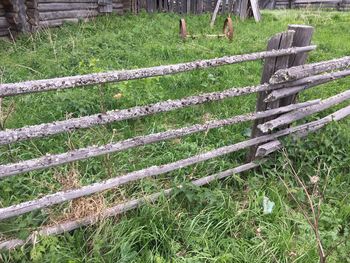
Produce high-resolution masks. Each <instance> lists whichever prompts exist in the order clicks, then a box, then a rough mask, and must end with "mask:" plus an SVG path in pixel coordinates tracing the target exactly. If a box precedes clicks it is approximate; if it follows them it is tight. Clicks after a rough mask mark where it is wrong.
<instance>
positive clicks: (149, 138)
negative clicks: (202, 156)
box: [0, 100, 320, 178]
mask: <svg viewBox="0 0 350 263" xmlns="http://www.w3.org/2000/svg"><path fill="white" fill-rule="evenodd" d="M319 102H320V100H312V101H308V102H302V103H298V104H292V105H288V106H285V107H280V108H277V109H271V110H267V111H264V112H256V113H249V114H245V115H239V116H235V117H232V118H229V119H223V120H215V121H208V122H206V123H205V124H196V125H193V126H190V127H184V128H180V129H176V130H169V131H165V132H160V133H155V134H150V135H145V136H138V137H134V138H131V139H127V140H124V141H120V142H117V143H109V144H107V145H104V146H90V147H87V148H82V149H78V150H74V151H70V152H67V153H63V154H56V155H49V156H44V157H41V158H37V159H33V160H28V161H22V162H19V163H14V164H9V165H0V178H4V177H7V176H11V175H16V174H19V173H24V172H29V171H34V170H38V169H44V168H50V167H54V166H58V165H62V164H65V163H69V162H74V161H79V160H84V159H87V158H91V157H96V156H100V155H105V154H108V153H114V152H118V151H124V150H127V149H130V148H133V147H137V146H141V145H146V144H150V143H155V142H159V141H163V140H169V139H174V138H179V137H183V136H186V135H190V134H193V133H196V132H202V131H207V130H209V129H214V128H220V127H224V126H227V125H232V124H236V123H239V122H244V121H250V120H255V119H258V118H264V117H268V116H273V115H277V114H281V113H285V112H289V111H292V110H296V109H300V108H302V107H306V106H310V105H314V104H317V103H319Z"/></svg>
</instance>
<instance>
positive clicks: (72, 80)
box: [0, 46, 316, 97]
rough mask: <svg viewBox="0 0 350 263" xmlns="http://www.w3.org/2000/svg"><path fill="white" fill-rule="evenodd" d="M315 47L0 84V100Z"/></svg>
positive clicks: (235, 62)
mask: <svg viewBox="0 0 350 263" xmlns="http://www.w3.org/2000/svg"><path fill="white" fill-rule="evenodd" d="M315 48H316V46H308V47H299V48H288V49H283V50H271V51H263V52H256V53H251V54H244V55H235V56H227V57H221V58H214V59H207V60H198V61H193V62H187V63H179V64H173V65H166V66H156V67H150V68H141V69H133V70H119V71H110V72H104V73H93V74H87V75H80V76H71V77H61V78H53V79H45V80H33V81H25V82H19V83H3V84H0V97H6V96H14V95H19V94H26V93H33V92H43V91H49V90H61V89H67V88H75V87H82V86H87V85H94V84H103V83H109V82H119V81H124V80H133V79H142V78H148V77H155V76H165V75H171V74H176V73H181V72H186V71H191V70H196V69H205V68H210V67H218V66H223V65H230V64H237V63H241V62H247V61H254V60H258V59H264V58H271V57H278V56H285V55H290V54H296V53H299V52H305V51H312V50H314V49H315Z"/></svg>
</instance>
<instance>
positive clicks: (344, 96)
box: [258, 90, 350, 133]
mask: <svg viewBox="0 0 350 263" xmlns="http://www.w3.org/2000/svg"><path fill="white" fill-rule="evenodd" d="M349 99H350V90H347V91H344V92H342V93H339V94H337V95H335V96H332V97H329V98H328V99H324V100H322V101H321V102H320V103H318V104H317V105H311V106H307V107H305V108H302V109H297V110H295V111H292V112H289V113H286V114H283V115H281V116H280V117H278V118H276V119H273V120H270V121H268V122H265V123H263V124H261V125H258V128H259V129H260V130H261V131H262V132H263V133H266V132H268V131H272V130H273V129H275V128H278V127H281V126H284V125H286V124H290V123H292V122H294V121H297V120H300V119H302V118H305V117H306V116H309V115H311V114H314V113H317V112H320V111H323V110H325V109H328V108H330V107H332V106H334V105H337V104H339V103H342V102H344V101H346V100H349Z"/></svg>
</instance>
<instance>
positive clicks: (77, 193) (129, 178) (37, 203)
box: [0, 106, 350, 220]
mask: <svg viewBox="0 0 350 263" xmlns="http://www.w3.org/2000/svg"><path fill="white" fill-rule="evenodd" d="M349 114H350V106H348V107H345V108H343V109H341V110H338V111H336V112H335V113H333V114H331V115H328V116H327V117H324V118H322V119H320V120H317V121H313V122H310V123H306V124H303V125H299V126H295V127H292V128H287V129H284V130H281V131H278V132H276V133H273V134H268V135H263V136H260V137H256V138H252V139H249V140H246V141H243V142H239V143H236V144H232V145H228V146H223V147H220V148H217V149H215V150H212V151H209V152H205V153H201V154H198V155H195V156H192V157H189V158H186V159H182V160H179V161H176V162H173V163H168V164H164V165H160V166H151V167H149V168H146V169H143V170H139V171H135V172H131V173H128V174H125V175H122V176H118V177H115V178H111V179H108V180H105V181H101V182H98V183H94V184H91V185H86V186H83V187H80V188H76V189H72V190H67V191H60V192H56V193H54V194H50V195H46V196H44V197H41V198H38V199H35V200H32V201H27V202H23V203H20V204H17V205H12V206H9V207H4V208H0V220H3V219H7V218H11V217H14V216H18V215H22V214H24V213H27V212H30V211H34V210H37V209H41V208H44V207H48V206H52V205H54V204H59V203H63V202H66V201H69V200H72V199H76V198H79V197H82V196H86V195H91V194H94V193H98V192H102V191H105V190H108V189H112V188H115V187H118V186H120V185H123V184H126V183H129V182H133V181H136V180H139V179H142V178H147V177H151V176H156V175H159V174H164V173H168V172H170V171H174V170H177V169H180V168H184V167H187V166H190V165H193V164H196V163H200V162H203V161H206V160H209V159H213V158H216V157H219V156H222V155H226V154H229V153H232V152H235V151H239V150H242V149H245V148H248V147H251V146H253V145H257V144H262V143H266V142H269V141H273V140H276V139H278V138H280V137H282V136H286V135H289V134H293V133H296V132H302V131H308V130H310V128H313V127H315V126H318V127H323V126H324V125H326V124H327V123H329V122H331V121H333V120H340V119H342V118H344V117H346V116H348V115H349Z"/></svg>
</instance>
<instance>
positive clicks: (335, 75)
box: [264, 70, 350, 102]
mask: <svg viewBox="0 0 350 263" xmlns="http://www.w3.org/2000/svg"><path fill="white" fill-rule="evenodd" d="M347 76H350V70H343V71H338V72H331V73H327V74H323V75H316V76H312V77H307V78H303V79H301V81H298V80H296V81H293V82H291V85H290V87H288V88H281V89H278V90H273V91H271V93H270V94H269V95H268V96H267V98H266V99H265V100H264V101H265V102H272V101H275V100H278V99H281V98H285V97H287V96H290V95H293V94H296V93H298V92H300V91H303V90H305V89H309V88H311V87H315V86H318V85H321V84H324V83H327V82H330V81H333V80H337V79H341V78H345V77H347ZM298 82H301V84H297V83H298ZM302 82H303V83H302ZM293 83H294V84H293Z"/></svg>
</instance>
